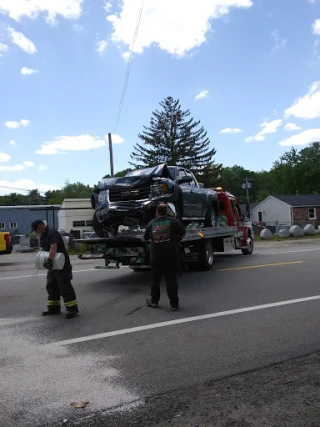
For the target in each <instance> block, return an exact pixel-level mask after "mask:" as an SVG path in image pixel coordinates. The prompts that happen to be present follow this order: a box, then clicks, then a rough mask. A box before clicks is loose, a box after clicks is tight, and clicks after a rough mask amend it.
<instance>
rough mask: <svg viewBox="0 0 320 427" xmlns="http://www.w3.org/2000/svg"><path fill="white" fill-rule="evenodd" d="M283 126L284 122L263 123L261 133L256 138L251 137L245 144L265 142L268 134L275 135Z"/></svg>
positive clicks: (279, 120) (278, 120)
mask: <svg viewBox="0 0 320 427" xmlns="http://www.w3.org/2000/svg"><path fill="white" fill-rule="evenodd" d="M281 125H282V120H281V119H277V120H272V121H271V122H264V123H261V125H260V127H261V128H262V129H261V131H260V132H259V133H257V134H256V135H254V136H249V137H248V138H246V139H245V142H253V141H264V140H265V139H266V137H265V135H267V134H268V133H275V132H277V130H278V129H279V127H280V126H281Z"/></svg>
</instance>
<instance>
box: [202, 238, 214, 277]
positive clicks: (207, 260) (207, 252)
mask: <svg viewBox="0 0 320 427" xmlns="http://www.w3.org/2000/svg"><path fill="white" fill-rule="evenodd" d="M200 243H202V244H201V245H200V247H199V262H200V267H201V270H203V271H209V270H211V269H212V266H213V261H214V253H213V246H212V242H211V240H210V239H207V240H204V241H203V242H200Z"/></svg>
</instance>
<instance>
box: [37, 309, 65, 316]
mask: <svg viewBox="0 0 320 427" xmlns="http://www.w3.org/2000/svg"><path fill="white" fill-rule="evenodd" d="M55 314H61V311H60V308H59V309H55V310H45V311H43V312H42V316H54V315H55Z"/></svg>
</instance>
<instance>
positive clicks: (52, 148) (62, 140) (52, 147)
mask: <svg viewBox="0 0 320 427" xmlns="http://www.w3.org/2000/svg"><path fill="white" fill-rule="evenodd" d="M107 137H108V136H107V135H106V136H105V139H102V138H99V137H94V136H91V135H79V136H58V137H57V138H55V140H53V141H46V142H45V143H44V144H42V146H41V148H40V149H39V150H37V151H36V154H44V155H52V154H59V153H65V152H67V151H86V150H92V149H94V148H100V147H104V146H105V145H106V140H107ZM112 140H113V142H114V143H115V144H119V143H121V142H123V141H124V140H123V138H121V137H120V136H119V135H113V136H112Z"/></svg>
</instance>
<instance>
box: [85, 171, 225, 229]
mask: <svg viewBox="0 0 320 427" xmlns="http://www.w3.org/2000/svg"><path fill="white" fill-rule="evenodd" d="M160 202H165V203H167V204H168V207H169V211H168V214H169V215H172V216H175V217H177V218H178V219H180V220H181V221H182V222H183V223H184V224H188V223H190V222H194V221H202V222H203V223H204V226H209V227H213V226H216V220H217V217H218V215H219V205H218V197H217V193H216V192H215V191H214V190H211V189H205V188H203V187H202V186H201V184H199V183H198V182H197V180H196V178H195V177H194V175H193V173H192V172H190V171H189V170H187V169H185V168H182V167H180V166H167V164H161V165H158V166H155V167H150V168H147V169H138V170H135V171H132V172H129V173H127V174H126V175H125V176H124V177H121V178H106V179H103V180H101V181H100V182H99V184H98V185H97V187H96V188H95V189H94V192H93V194H92V196H91V205H92V208H93V209H94V211H95V212H94V215H93V227H94V231H95V233H96V235H97V236H98V237H109V236H110V235H116V234H117V232H118V228H119V226H121V225H122V226H128V227H138V226H140V227H144V226H146V225H147V224H148V222H149V221H151V219H153V218H154V217H155V212H156V208H157V205H158V203H160Z"/></svg>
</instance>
